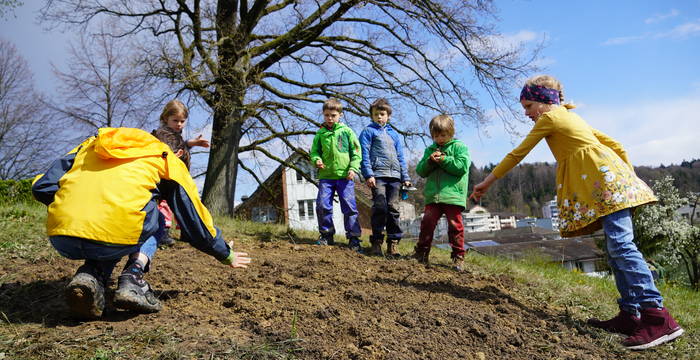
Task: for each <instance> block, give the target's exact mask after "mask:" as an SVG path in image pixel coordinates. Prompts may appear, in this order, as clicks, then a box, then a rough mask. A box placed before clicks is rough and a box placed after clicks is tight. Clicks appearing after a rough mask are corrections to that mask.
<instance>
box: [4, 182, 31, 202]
mask: <svg viewBox="0 0 700 360" xmlns="http://www.w3.org/2000/svg"><path fill="white" fill-rule="evenodd" d="M33 200H34V197H33V196H32V180H31V179H23V180H0V204H12V203H26V202H31V201H33Z"/></svg>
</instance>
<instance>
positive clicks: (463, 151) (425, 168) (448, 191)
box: [416, 139, 471, 207]
mask: <svg viewBox="0 0 700 360" xmlns="http://www.w3.org/2000/svg"><path fill="white" fill-rule="evenodd" d="M436 150H440V151H442V152H443V153H444V154H445V156H444V159H443V160H442V162H440V163H435V162H433V161H431V160H430V154H432V153H433V152H435V151H436ZM469 166H471V160H470V158H469V149H467V145H465V144H464V143H463V142H461V141H459V140H456V139H452V140H450V141H448V142H447V143H446V144H445V145H443V146H438V145H437V144H435V143H433V144H432V145H430V146H428V148H427V149H425V153H424V154H423V158H422V159H421V160H420V162H418V165H417V166H416V172H417V173H418V175H420V176H421V177H424V178H427V181H426V182H425V188H424V189H423V195H424V196H425V204H426V205H427V204H434V203H441V204H450V205H459V206H462V207H466V205H467V185H468V184H469Z"/></svg>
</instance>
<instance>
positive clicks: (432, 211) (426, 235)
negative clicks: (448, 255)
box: [416, 203, 465, 259]
mask: <svg viewBox="0 0 700 360" xmlns="http://www.w3.org/2000/svg"><path fill="white" fill-rule="evenodd" d="M462 209H464V208H463V207H462V206H459V205H448V204H440V203H437V204H428V205H426V206H425V213H424V214H423V220H422V221H421V223H420V235H418V244H416V250H417V251H420V252H423V253H425V254H428V253H430V246H431V245H432V243H433V233H434V232H435V226H437V223H438V221H440V217H442V214H445V217H446V218H447V236H448V238H449V239H450V246H451V247H452V258H453V259H454V258H455V257H464V253H465V251H464V225H463V224H462Z"/></svg>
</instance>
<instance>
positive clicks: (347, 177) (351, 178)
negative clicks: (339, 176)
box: [345, 170, 355, 180]
mask: <svg viewBox="0 0 700 360" xmlns="http://www.w3.org/2000/svg"><path fill="white" fill-rule="evenodd" d="M345 179H346V180H353V179H355V172H354V171H352V170H348V176H346V177H345Z"/></svg>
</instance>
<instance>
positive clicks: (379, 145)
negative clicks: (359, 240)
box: [360, 98, 411, 256]
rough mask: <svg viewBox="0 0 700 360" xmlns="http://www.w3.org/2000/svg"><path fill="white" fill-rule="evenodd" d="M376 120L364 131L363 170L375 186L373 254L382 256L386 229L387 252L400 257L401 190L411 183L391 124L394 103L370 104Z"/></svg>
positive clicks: (362, 138)
mask: <svg viewBox="0 0 700 360" xmlns="http://www.w3.org/2000/svg"><path fill="white" fill-rule="evenodd" d="M369 111H370V114H371V116H372V122H371V123H370V124H369V125H367V127H365V129H364V130H362V133H361V134H360V145H361V146H362V162H361V163H360V170H361V171H362V176H364V178H365V179H366V182H367V186H369V188H370V189H372V201H373V204H372V235H371V236H370V242H371V243H372V249H371V250H370V253H371V254H372V255H382V243H383V242H384V228H386V232H387V250H386V252H387V255H389V256H398V255H399V251H398V244H399V241H400V240H401V236H402V235H403V232H402V230H401V227H400V226H399V210H398V203H399V191H400V190H401V185H402V184H403V185H405V186H411V179H410V178H409V176H408V168H407V167H406V161H405V160H404V155H403V146H402V145H401V139H400V138H399V134H398V133H397V132H396V130H394V128H393V127H392V126H391V125H390V124H389V120H390V119H391V105H389V102H388V101H387V100H386V99H383V98H382V99H377V100H376V101H374V102H373V103H372V105H371V106H370V107H369Z"/></svg>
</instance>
